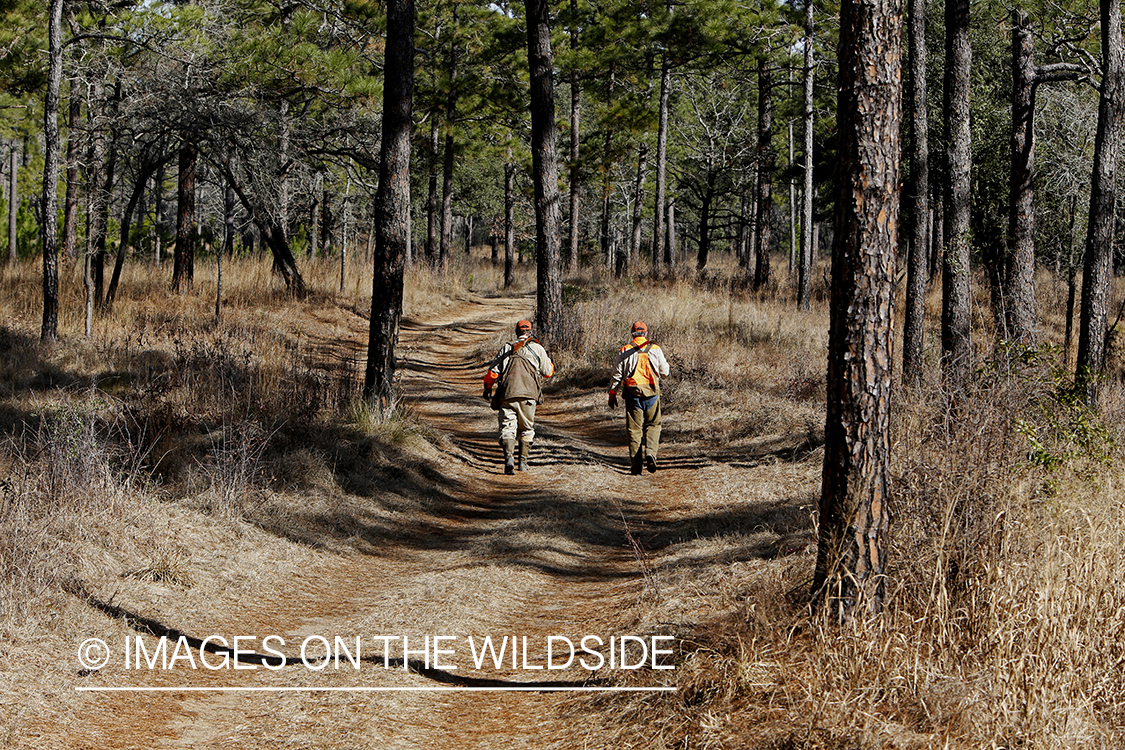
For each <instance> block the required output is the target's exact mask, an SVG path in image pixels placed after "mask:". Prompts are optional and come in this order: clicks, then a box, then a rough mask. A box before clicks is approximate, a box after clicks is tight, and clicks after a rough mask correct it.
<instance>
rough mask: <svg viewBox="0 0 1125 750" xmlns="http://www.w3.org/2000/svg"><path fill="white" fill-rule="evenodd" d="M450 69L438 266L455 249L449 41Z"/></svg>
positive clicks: (453, 68) (452, 48) (452, 70)
mask: <svg viewBox="0 0 1125 750" xmlns="http://www.w3.org/2000/svg"><path fill="white" fill-rule="evenodd" d="M453 26H454V28H456V26H457V6H456V5H454V6H453ZM447 65H448V70H449V98H448V99H446V102H445V159H444V161H443V164H442V170H441V243H440V246H439V247H438V267H439V268H445V264H446V263H447V262H448V260H449V254H450V253H451V252H452V250H453V166H454V164H453V162H454V157H455V154H454V149H455V147H456V143H455V141H454V139H453V121H454V120H455V119H456V117H457V43H456V41H454V40H453V39H450V42H449V55H448V58H447Z"/></svg>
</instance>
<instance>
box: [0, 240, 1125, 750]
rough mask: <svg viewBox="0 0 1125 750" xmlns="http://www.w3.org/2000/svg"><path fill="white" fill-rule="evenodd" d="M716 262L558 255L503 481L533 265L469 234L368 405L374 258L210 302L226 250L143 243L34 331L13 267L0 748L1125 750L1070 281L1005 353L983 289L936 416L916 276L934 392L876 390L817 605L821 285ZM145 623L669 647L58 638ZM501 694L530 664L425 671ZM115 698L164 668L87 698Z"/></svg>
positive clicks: (1119, 576) (256, 281)
mask: <svg viewBox="0 0 1125 750" xmlns="http://www.w3.org/2000/svg"><path fill="white" fill-rule="evenodd" d="M482 252H483V250H482ZM724 260H725V259H724V258H721V257H720V258H718V259H717V261H716V266H715V269H714V270H709V271H708V273H707V274H706V275H705V276H702V277H701V276H699V275H698V274H695V273H688V272H686V271H685V272H683V273H681V274H679V275H666V276H661V277H659V278H657V277H653V276H650V275H638V276H635V277H633V278H631V279H629V280H620V281H618V280H614V279H613V278H612V277H609V276H605V275H604V274H602V273H600V272H598V271H590V270H586V271H583V272H582V273H581V274H578V275H575V276H573V277H570V278H567V279H566V285H565V297H566V307H567V311H568V325H567V330H566V335H565V336H564V337H562V339H560V340H559V341H556V342H549V344H550V347H549V348H550V350H551V354H552V356H553V358H554V360H555V363H556V367H557V371H556V376H555V377H554V378H553V379H552V380H551V381H550V382H549V384H548V386H547V389H546V397H545V400H544V403H543V405H542V406H541V407H540V414H539V419H538V424H537V432H538V437H537V439H536V444H535V451H534V452H533V454H532V462H531V463H532V470H531V471H530V472H528V473H527V474H523V475H517V476H516V477H505V476H504V475H503V474H502V471H501V467H500V466H499V462H500V452H499V448H498V447H497V445H496V439H495V431H496V425H495V419H494V416H493V413H492V412H491V411H489V410H488V408H487V405H486V404H485V403H484V402H483V401H482V400H481V399H480V394H479V389H480V376H481V375H482V374H483V370H484V366H485V364H486V363H487V361H488V360H489V359H490V358H491V357H492V356H493V354H494V353H495V351H496V349H497V347H498V346H499V345H500V344H501V343H502V342H503V341H505V340H507V338H508V337H509V333H510V331H511V325H512V323H513V322H514V321H515V320H516V319H518V318H520V317H529V316H530V314H531V313H532V312H533V311H534V307H535V305H534V298H533V296H532V294H533V284H534V269H533V268H531V267H530V266H520V268H519V277H518V278H519V280H518V283H517V285H516V288H515V289H513V290H509V291H505V290H503V289H502V271H501V270H500V269H498V268H495V267H493V266H492V265H491V263H489V262H488V260H487V259H486V258H485V257H484V255H483V254H482V255H480V256H477V255H476V254H474V256H473V257H468V258H467V257H461V256H459V257H456V258H454V260H453V264H452V267H451V268H450V269H449V270H448V271H447V272H446V273H444V274H436V273H432V272H429V271H425V270H421V269H410V270H409V271H408V274H407V276H408V279H407V290H406V304H405V311H404V316H405V317H404V321H403V328H402V334H401V340H400V348H399V355H400V377H401V381H400V384H399V399H398V403H397V404H396V406H395V408H394V410H393V411H391V412H389V413H378V412H376V411H373V410H372V409H371V408H370V407H368V406H367V405H366V404H365V403H364V402H363V400H362V399H361V398H360V390H361V387H362V377H363V366H364V358H365V353H366V341H367V338H366V337H367V322H366V316H367V314H368V311H369V308H370V267H369V266H364V265H363V264H362V263H360V264H358V265H356V266H354V267H352V268H350V269H348V274H347V276H346V279H345V284H344V289H343V291H341V290H340V287H339V267H338V265H337V263H338V261H337V260H335V259H331V258H329V259H325V260H322V261H307V260H306V261H304V262H303V263H302V266H301V267H302V270H303V272H304V273H305V274H306V277H307V279H306V280H307V282H308V284H309V288H310V294H309V296H308V297H307V298H306V299H303V300H297V299H293V298H291V297H289V296H287V295H286V294H285V293H284V291H283V290H282V289H281V287H280V282H279V281H277V280H276V279H275V278H273V277H272V276H271V275H270V273H269V263H268V261H266V260H263V259H256V258H243V259H236V260H235V261H233V262H231V263H228V264H225V265H224V269H223V305H222V310H221V315H220V317H219V319H218V320H216V317H215V301H214V294H215V287H216V275H215V272H216V268H215V265H214V262H213V259H200V260H198V261H197V276H196V279H195V286H194V290H193V291H192V292H191V293H189V294H185V295H174V294H172V293H171V292H170V291H169V290H168V284H169V279H170V273H171V264H166V265H162V266H159V267H157V266H154V265H152V264H133V265H130V266H127V267H126V272H125V278H124V280H123V286H122V291H121V295H120V296H119V299H118V300H117V302H116V304H115V305H114V307H113V309H112V310H111V311H108V312H106V313H105V314H103V315H101V316H99V317H98V318H97V320H96V321H95V323H94V331H93V335H92V336H91V337H90V338H86V337H85V335H84V322H83V318H82V309H83V307H82V304H83V303H82V287H81V280H80V277H79V276H78V275H77V273H76V271H75V269H74V268H64V271H63V294H62V300H61V307H62V313H61V317H60V337H61V338H60V342H59V343H58V344H56V345H54V346H49V347H45V346H42V345H40V344H39V342H38V332H39V316H40V309H41V308H40V304H41V301H40V298H39V295H40V279H39V273H40V269H39V267H38V266H37V265H36V264H35V263H33V262H27V263H24V264H20V265H16V266H8V267H5V268H4V269H3V276H2V277H0V290H2V291H0V315H2V316H3V323H2V327H0V349H2V350H3V357H2V358H0V394H2V396H3V400H2V402H0V409H2V410H3V412H2V416H0V425H2V427H3V436H2V437H3V446H2V448H0V462H2V468H3V471H2V472H0V493H2V494H0V748H8V747H11V748H67V749H68V750H69V749H70V748H98V749H99V750H100V749H102V748H107V749H108V748H181V747H185V748H186V747H216V748H226V747H231V748H234V747H238V748H344V747H349V748H350V747H357V746H358V747H373V748H375V747H377V748H452V749H460V748H496V749H498V750H503V749H505V748H559V749H570V748H607V749H608V748H646V749H647V748H652V749H653V750H658V749H660V748H668V749H669V750H671V749H672V748H699V749H703V748H777V749H782V748H793V749H806V748H808V749H812V748H841V749H842V748H966V749H971V748H996V749H999V748H1029V749H1030V748H1035V749H1043V750H1047V749H1050V748H1058V749H1063V748H1067V749H1070V748H1091V749H1093V748H1099V749H1101V748H1107V749H1108V748H1120V747H1123V746H1125V676H1123V675H1125V508H1123V504H1122V502H1121V498H1122V496H1123V492H1125V475H1123V472H1122V464H1121V460H1120V459H1121V449H1120V447H1119V446H1120V445H1121V444H1122V441H1123V440H1125V381H1123V373H1122V356H1121V354H1120V351H1121V350H1120V348H1118V349H1116V350H1115V354H1114V361H1113V372H1112V373H1111V376H1110V377H1109V378H1108V379H1107V381H1106V382H1105V383H1104V385H1103V397H1102V411H1101V414H1100V415H1098V414H1093V413H1090V412H1088V411H1087V410H1085V409H1084V408H1083V407H1081V406H1080V405H1078V404H1076V403H1075V401H1074V399H1073V398H1071V397H1070V395H1069V391H1068V389H1067V386H1068V385H1069V382H1068V379H1067V376H1066V375H1065V372H1066V369H1065V368H1063V367H1061V361H1060V360H1061V357H1062V346H1061V345H1062V341H1061V339H1062V334H1061V331H1062V329H1063V317H1062V316H1063V306H1064V301H1065V291H1066V290H1065V288H1063V287H1062V286H1061V285H1060V284H1058V283H1056V282H1054V281H1053V280H1052V279H1050V278H1049V277H1047V276H1042V277H1041V278H1040V279H1039V281H1038V292H1039V296H1040V312H1041V322H1042V326H1043V339H1044V341H1045V342H1046V343H1045V344H1044V345H1043V346H1041V347H1038V348H1036V349H1033V350H1028V349H1015V348H1010V347H1004V346H997V345H996V344H995V338H996V337H995V333H994V330H993V328H992V323H991V315H990V313H989V312H988V310H987V308H986V307H983V306H982V307H979V308H978V309H976V310H974V314H973V319H974V321H975V323H976V327H975V330H974V334H973V335H974V342H975V346H976V347H977V362H976V367H977V369H976V373H977V375H976V378H975V380H974V383H973V384H972V386H971V387H969V388H968V389H967V391H966V393H964V394H962V396H961V398H960V399H958V401H957V406H956V408H954V407H953V406H952V404H953V399H951V397H950V395H949V394H947V393H945V392H943V390H942V387H941V382H940V381H941V379H940V373H939V371H938V366H937V361H938V350H937V334H938V331H937V330H936V329H937V326H938V320H939V315H940V299H939V298H938V297H937V296H936V292H934V293H933V296H931V298H930V300H929V313H930V318H929V320H928V328H927V334H926V335H927V352H928V357H929V359H930V361H931V366H930V367H929V372H928V373H927V377H926V383H925V386H924V388H923V389H922V390H921V391H920V392H917V391H913V390H911V389H905V388H899V389H898V390H897V391H896V394H895V401H894V435H893V445H894V454H893V457H892V471H893V476H892V481H893V487H894V506H893V517H892V523H893V526H892V536H891V545H892V550H891V573H890V577H889V582H888V586H889V592H890V594H889V597H888V601H889V605H888V609H887V611H886V612H885V613H884V615H883V616H881V617H879V618H877V619H875V620H873V621H870V622H853V623H849V624H847V625H841V624H838V623H834V622H831V621H827V620H825V619H823V618H822V617H813V616H810V615H809V613H808V610H807V608H806V606H805V604H806V600H805V594H806V592H807V589H808V585H809V582H810V580H811V574H812V565H813V561H814V558H815V538H816V513H815V511H816V504H817V499H818V496H819V484H820V469H821V463H822V460H823V420H824V403H823V402H824V398H825V388H824V369H825V361H826V357H825V348H826V343H827V325H828V314H827V313H828V310H827V300H826V294H825V290H824V288H823V281H821V283H820V286H819V288H818V289H817V290H816V292H817V293H816V298H815V301H814V304H813V309H812V310H811V311H810V312H799V311H797V310H796V308H795V305H794V304H793V300H792V298H791V296H792V295H791V292H790V290H789V288H788V284H787V283H786V282H785V279H784V276H785V269H784V265H783V264H775V273H776V275H777V276H779V277H781V281H780V282H775V285H776V286H775V288H774V289H772V290H771V294H770V295H769V296H766V295H761V296H759V295H756V294H754V293H751V292H750V291H749V289H748V288H747V287H746V285H745V284H744V283H742V282H741V280H740V276H739V273H738V271H737V269H733V268H730V267H729V266H724V265H723V262H724ZM825 270H826V269H825ZM824 275H825V273H824V272H818V273H817V274H816V277H817V278H818V279H821V280H822V279H823V278H824ZM1121 287H1122V285H1121V284H1120V283H1119V288H1118V289H1117V292H1116V298H1117V299H1118V300H1120V299H1121V296H1122V293H1123V292H1125V289H1122V288H1121ZM986 297H987V294H986V292H980V294H979V295H978V301H979V302H980V303H981V304H982V305H983V302H984V300H985V299H986ZM638 318H640V319H644V320H645V321H647V322H648V325H649V329H650V332H651V335H652V338H653V339H654V340H656V341H658V342H659V343H660V344H661V346H662V347H663V348H664V349H665V351H666V352H667V354H668V358H669V361H670V362H671V363H672V375H671V377H670V378H669V379H668V380H667V381H666V383H665V389H664V403H665V414H666V417H665V431H664V440H663V442H662V447H661V468H660V471H659V472H657V473H656V474H654V475H649V474H646V475H644V476H642V477H632V476H630V475H629V474H628V462H627V457H626V455H625V453H626V451H625V448H624V439H625V435H624V427H623V424H622V423H623V419H622V417H621V414H620V413H612V412H610V411H609V410H608V409H607V408H606V405H605V386H606V384H607V382H608V369H609V365H610V363H611V361H612V357H613V355H614V353H615V352H616V347H617V346H618V345H620V344H621V343H623V342H624V340H625V338H626V336H627V333H628V326H629V324H630V322H631V321H633V320H635V319H638ZM1118 347H1120V344H1119V343H1118ZM896 369H897V368H896ZM161 633H165V634H172V635H173V637H174V636H175V635H177V634H180V633H182V634H186V635H188V636H190V637H193V638H203V637H206V636H208V635H211V634H225V635H226V636H230V637H233V636H235V635H246V636H258V637H261V636H262V635H263V634H266V633H274V634H281V635H284V636H285V642H286V644H288V645H287V646H286V648H285V649H284V651H286V653H287V655H290V656H291V655H292V654H293V653H294V644H299V643H300V640H301V638H303V637H306V636H309V635H327V634H329V633H332V634H338V635H342V636H357V635H361V634H362V636H363V637H367V636H368V635H377V634H403V635H408V636H409V637H410V639H411V642H412V643H417V642H419V641H421V639H423V638H424V637H425V636H426V635H436V634H441V633H446V634H453V635H457V636H468V635H474V634H475V635H477V636H483V635H487V634H492V635H493V636H497V637H499V636H501V635H511V636H521V637H528V638H530V640H531V642H532V646H531V659H532V663H534V662H535V660H536V659H538V660H540V661H541V660H542V659H543V657H544V653H543V650H542V646H541V644H542V643H543V642H544V641H545V639H546V637H547V636H548V635H551V634H558V635H571V636H577V637H580V636H581V635H583V634H600V635H602V636H609V635H611V634H632V635H636V636H639V637H651V636H654V635H659V636H671V637H672V638H673V639H674V640H673V642H674V647H673V649H672V650H673V653H672V655H671V656H670V657H669V661H670V663H671V664H672V665H674V667H675V668H674V669H671V670H654V669H637V670H622V669H611V668H608V667H605V668H601V669H597V670H588V669H582V668H578V667H576V666H574V665H571V666H570V667H568V668H567V669H562V670H558V671H549V672H548V671H541V672H536V671H532V670H528V669H523V668H511V665H504V666H501V667H497V668H495V669H484V670H466V669H465V668H464V664H461V665H460V666H461V667H462V668H461V669H460V670H459V671H458V670H448V671H447V670H434V671H428V670H406V669H401V668H397V669H386V668H384V666H383V661H382V656H381V655H380V656H378V657H377V658H376V659H375V660H373V661H368V662H365V663H364V665H363V667H362V669H360V670H358V671H356V670H351V669H349V668H348V667H347V666H346V665H345V667H344V668H342V669H341V668H339V667H335V666H334V667H331V668H326V669H324V670H311V669H306V668H301V667H295V666H291V665H290V666H286V667H284V668H282V669H279V670H269V669H265V668H262V667H261V666H260V665H259V667H258V668H257V669H252V668H247V669H245V670H235V669H233V668H228V669H221V670H216V671H211V670H207V669H202V668H200V669H192V668H188V667H181V668H178V669H171V670H156V669H136V668H133V669H132V670H130V669H126V668H125V666H124V665H123V664H122V663H121V661H120V660H119V659H118V658H117V656H119V654H118V653H117V652H114V653H113V657H114V658H112V659H111V660H110V663H109V664H108V665H107V666H106V667H105V668H104V669H101V670H91V669H86V668H83V666H82V664H81V663H80V662H79V660H78V658H77V654H78V650H79V645H80V644H82V643H84V642H85V641H87V639H90V638H100V639H102V640H103V641H105V642H106V643H108V644H112V646H111V648H117V647H118V645H119V644H123V643H125V639H126V638H138V637H144V638H147V639H149V640H150V642H152V643H155V639H156V637H157V636H158V635H159V634H161ZM536 644H539V645H536ZM255 648H256V649H257V650H258V651H259V652H261V642H260V641H258V642H256V644H255ZM390 651H391V654H390V655H391V656H392V657H395V656H401V655H402V654H401V650H400V652H399V653H397V654H396V653H395V652H394V649H393V648H392V649H390ZM217 658H218V657H214V659H217ZM489 666H491V665H489ZM521 684H522V685H524V686H525V687H532V688H535V689H534V690H530V691H526V692H511V691H506V690H494V691H481V692H469V691H448V692H438V691H433V690H430V689H431V688H434V687H490V688H497V687H504V688H511V687H518V686H520V685H521ZM357 685H362V686H366V687H373V686H374V687H379V688H380V689H381V690H383V692H362V691H357V690H354V688H355V687H356V686H357ZM552 685H556V686H567V687H576V686H581V687H599V688H613V690H602V691H600V692H579V691H569V692H551V691H548V690H545V689H543V688H546V687H550V686H552ZM130 686H133V687H136V686H144V687H148V688H158V690H148V691H143V692H112V691H99V690H100V689H104V688H121V687H130ZM247 686H249V687H253V688H254V689H255V690H257V691H258V692H238V691H233V690H228V691H219V690H216V688H244V687H247ZM653 687H669V688H673V690H670V691H665V692H653V691H649V690H648V689H649V688H653ZM89 688H97V689H99V690H90V689H89ZM620 688H643V689H644V690H637V691H632V692H629V691H624V690H620Z"/></svg>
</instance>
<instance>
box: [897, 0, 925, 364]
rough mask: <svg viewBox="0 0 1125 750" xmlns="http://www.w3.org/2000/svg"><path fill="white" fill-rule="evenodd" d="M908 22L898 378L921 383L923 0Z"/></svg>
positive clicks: (917, 0)
mask: <svg viewBox="0 0 1125 750" xmlns="http://www.w3.org/2000/svg"><path fill="white" fill-rule="evenodd" d="M907 6H908V11H907V13H908V16H909V19H910V25H909V28H908V30H907V37H908V39H909V41H910V75H909V76H907V79H906V83H907V98H908V100H909V103H910V124H911V131H912V137H911V139H910V187H909V195H908V199H909V201H910V244H909V248H908V251H907V252H908V255H907V266H906V320H905V321H904V322H903V329H902V379H903V382H905V383H908V384H910V385H913V386H921V385H922V374H923V372H924V362H923V354H922V352H923V345H924V343H925V327H924V323H925V319H926V288H927V286H928V285H929V284H928V282H929V273H928V269H927V259H928V258H929V253H930V246H929V244H928V242H927V235H928V232H927V231H926V230H927V229H928V228H929V224H930V119H929V114H928V110H927V103H926V101H927V100H926V97H927V91H926V90H927V88H928V86H927V85H926V57H927V50H926V0H908V3H907Z"/></svg>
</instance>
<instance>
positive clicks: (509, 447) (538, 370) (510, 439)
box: [484, 320, 555, 474]
mask: <svg viewBox="0 0 1125 750" xmlns="http://www.w3.org/2000/svg"><path fill="white" fill-rule="evenodd" d="M554 374H555V365H554V363H553V362H551V358H550V357H549V356H547V350H546V349H544V348H543V345H542V344H540V343H539V340H538V339H536V338H535V337H534V336H533V335H532V334H531V322H530V321H527V320H521V321H519V322H518V323H516V340H515V341H509V342H508V343H506V344H504V346H502V347H500V351H499V353H497V355H496V358H495V359H493V360H492V362H490V363H489V365H488V371H487V372H485V374H484V398H485V399H487V400H488V401H489V402H490V404H491V406H492V408H493V409H494V410H495V411H496V412H497V418H498V421H499V424H500V447H501V448H503V449H504V473H505V474H514V473H515V471H516V468H517V463H516V439H517V437H518V439H519V463H518V468H519V470H520V471H527V458H528V454H530V453H531V443H532V441H533V440H534V439H535V406H536V404H538V403H539V402H540V401H541V400H542V398H543V381H545V380H546V379H547V378H549V377H551V376H552V375H554Z"/></svg>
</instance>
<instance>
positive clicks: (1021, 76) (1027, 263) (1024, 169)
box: [997, 9, 1036, 342]
mask: <svg viewBox="0 0 1125 750" xmlns="http://www.w3.org/2000/svg"><path fill="white" fill-rule="evenodd" d="M1033 45H1034V39H1033V37H1032V32H1031V26H1030V24H1029V23H1028V19H1027V14H1026V13H1024V12H1023V11H1021V10H1019V9H1015V10H1013V11H1012V137H1011V144H1012V148H1011V151H1012V162H1011V174H1010V176H1009V180H1008V186H1009V191H1010V196H1011V206H1010V207H1009V209H1008V242H1009V243H1011V244H1010V245H1009V247H1008V257H1007V263H1006V268H1005V274H1004V284H1003V289H1004V290H1005V294H1004V308H1005V309H1004V313H1005V315H1004V320H1005V322H1006V323H1007V327H1008V331H1007V335H1008V338H1009V339H1011V340H1013V341H1024V342H1030V341H1031V340H1032V338H1033V337H1034V335H1035V318H1036V315H1035V185H1034V182H1033V180H1034V175H1035V131H1034V120H1035V58H1034V47H1033ZM997 313H999V311H997Z"/></svg>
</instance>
